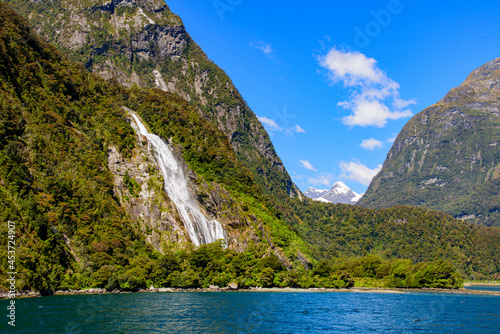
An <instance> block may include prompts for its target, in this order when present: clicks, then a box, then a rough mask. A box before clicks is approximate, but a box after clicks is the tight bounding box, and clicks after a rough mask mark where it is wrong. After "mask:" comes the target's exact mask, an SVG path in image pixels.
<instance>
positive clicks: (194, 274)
mask: <svg viewBox="0 0 500 334" xmlns="http://www.w3.org/2000/svg"><path fill="white" fill-rule="evenodd" d="M0 106H1V107H0V124H1V126H0V203H1V204H2V205H1V206H0V220H1V221H3V222H12V223H10V224H11V226H12V228H11V229H10V230H11V231H13V232H14V233H9V232H8V231H9V229H8V227H7V223H6V224H2V226H1V227H0V231H1V232H2V233H0V242H2V243H4V244H7V242H8V240H15V244H16V263H15V265H16V267H15V270H16V272H17V275H18V276H17V280H16V290H17V291H23V290H32V289H34V290H37V291H50V290H56V289H66V290H67V289H82V288H88V287H101V288H104V287H108V288H110V289H114V288H121V289H124V290H136V289H138V288H139V287H146V286H150V285H151V284H154V285H156V286H182V287H199V286H208V284H214V283H215V284H227V283H229V282H228V281H229V280H231V281H238V282H239V283H240V284H242V285H243V286H245V284H250V285H256V284H260V283H258V280H257V276H258V275H260V273H261V271H262V270H263V269H265V268H268V267H270V268H274V269H272V270H273V275H274V273H276V275H278V274H279V273H280V272H281V273H282V275H285V273H286V272H287V271H288V269H292V268H295V269H296V270H298V269H300V268H302V267H304V266H305V267H306V268H307V267H309V266H310V265H311V263H310V261H311V260H310V259H312V257H311V256H310V254H309V251H308V247H307V245H306V244H305V242H304V241H303V240H302V239H301V238H300V237H299V236H298V235H297V233H296V232H295V231H293V229H292V228H291V227H290V226H288V225H287V224H286V223H285V222H284V221H283V220H281V219H280V218H279V217H278V216H280V214H279V212H278V211H277V210H276V209H275V208H274V206H273V205H272V204H271V203H270V202H269V199H268V198H267V196H265V195H264V194H263V192H262V190H261V186H260V185H259V184H258V183H257V182H256V181H255V179H254V175H253V174H252V173H251V172H250V171H249V169H248V168H247V167H246V166H245V165H244V164H243V163H242V162H241V161H239V160H238V159H237V156H236V154H235V152H234V150H233V148H232V146H231V144H230V142H229V140H228V139H227V136H226V135H225V133H223V132H222V131H220V130H219V129H218V128H217V127H216V126H215V125H213V124H212V123H211V122H209V121H208V120H206V119H205V118H203V117H201V116H200V115H199V114H198V110H197V109H196V108H195V107H193V106H191V105H190V104H189V103H188V102H187V101H186V100H184V99H183V98H182V97H180V96H178V95H176V94H173V93H168V92H164V91H161V90H158V89H151V88H139V87H132V88H130V89H129V88H126V87H124V86H121V85H119V84H118V83H117V82H116V81H114V80H104V79H103V78H101V77H99V76H97V75H95V74H92V73H90V72H89V71H87V70H86V69H85V67H84V66H83V65H81V64H78V63H73V62H71V61H70V60H69V59H68V58H67V57H66V56H65V55H63V54H61V53H59V52H58V51H57V50H56V49H55V48H54V47H53V46H51V45H49V44H47V43H46V42H44V41H43V40H42V39H41V38H40V37H38V36H37V35H36V34H35V33H34V32H33V30H32V29H31V28H30V27H29V25H28V22H27V21H25V20H24V19H22V18H21V17H20V16H18V15H17V14H16V13H15V12H14V11H12V10H11V9H10V8H9V7H8V6H6V5H5V4H3V3H0ZM216 239H221V241H217V242H213V241H215V240H216ZM210 242H211V244H210V245H209V246H207V245H206V244H207V243H210ZM221 242H222V243H223V246H224V247H221ZM238 254H242V255H240V256H238ZM7 258H8V256H7V248H4V249H1V250H0V259H2V261H3V262H2V263H3V266H2V267H1V268H0V277H2V279H1V281H2V282H3V283H0V290H5V289H7V290H8V289H9V288H8V287H7V286H6V283H5V282H7V281H6V277H7V276H6V275H7V271H8V270H7V268H8V263H7ZM213 261H215V262H216V263H214V262H213ZM233 261H234V262H233ZM209 263H210V266H209V267H210V268H212V269H210V270H209V271H206V272H202V269H201V268H205V267H207V266H208V264H209ZM13 266H14V265H12V266H11V270H14V269H12V268H13ZM229 268H231V269H229ZM229 271H230V272H231V273H229ZM253 271H255V275H254V274H252V275H249V273H250V272H253ZM268 271H269V270H268ZM268 274H269V273H268ZM285 276H286V275H285ZM285 276H283V277H285ZM238 277H240V279H238ZM259 277H260V276H259ZM266 277H267V279H269V275H268V276H266ZM256 280H257V281H256ZM271 281H272V279H271ZM245 282H247V283H245ZM266 282H267V281H266Z"/></svg>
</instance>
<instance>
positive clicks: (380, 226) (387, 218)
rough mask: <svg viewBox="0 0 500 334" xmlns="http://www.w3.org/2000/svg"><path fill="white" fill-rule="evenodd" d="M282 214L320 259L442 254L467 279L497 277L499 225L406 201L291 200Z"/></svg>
mask: <svg viewBox="0 0 500 334" xmlns="http://www.w3.org/2000/svg"><path fill="white" fill-rule="evenodd" d="M285 213H286V215H287V217H288V221H290V223H291V224H292V225H293V226H294V227H295V228H296V229H297V230H298V231H299V234H300V235H301V236H302V237H303V238H304V240H306V241H307V243H308V244H309V246H310V248H311V252H312V254H313V256H314V258H316V259H317V260H320V261H324V260H329V259H332V258H339V257H341V258H347V257H361V256H367V255H370V254H377V255H380V256H381V257H382V258H384V259H393V258H402V259H409V260H412V261H413V262H415V263H420V262H431V261H435V260H437V259H446V260H447V261H451V262H452V263H453V265H454V266H456V268H458V269H459V271H460V272H461V273H462V274H463V275H464V276H465V277H468V278H471V279H483V278H495V277H497V278H498V275H499V273H500V253H499V251H498V250H499V249H500V229H498V228H492V227H485V226H478V225H474V224H468V223H465V222H461V221H457V220H456V219H454V218H452V217H451V216H449V215H447V214H443V213H439V212H433V211H429V210H427V209H422V208H414V207H405V206H398V207H393V208H389V209H381V210H373V209H365V208H362V207H359V206H352V205H345V204H336V205H334V204H327V203H319V202H314V201H306V202H298V201H292V202H291V204H290V208H289V210H288V211H286V212H285ZM292 215H293V216H292Z"/></svg>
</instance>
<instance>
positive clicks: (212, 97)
mask: <svg viewBox="0 0 500 334" xmlns="http://www.w3.org/2000/svg"><path fill="white" fill-rule="evenodd" d="M3 1H4V2H6V3H8V4H9V5H10V6H11V7H12V8H14V9H15V10H16V11H17V12H18V13H20V14H21V15H23V16H24V17H25V18H27V19H28V20H29V21H30V23H31V25H32V26H33V27H34V29H35V30H36V32H37V33H38V34H40V35H41V36H43V37H44V38H46V40H47V41H49V42H50V43H52V44H53V45H55V46H56V47H57V48H58V49H59V50H60V51H62V52H64V53H66V54H68V55H69V56H70V59H71V60H73V61H77V62H81V63H82V64H84V65H85V67H86V68H87V69H88V70H90V71H92V72H94V73H96V74H99V75H100V76H102V77H103V78H105V79H109V78H116V80H118V82H119V83H120V84H123V85H125V86H128V87H130V86H132V85H138V86H141V87H157V88H160V89H162V90H164V91H167V92H171V93H175V94H178V95H180V96H182V97H183V98H184V99H185V100H187V101H188V102H189V104H190V105H191V106H193V107H194V108H195V109H196V110H197V112H198V113H199V115H201V116H202V117H203V118H205V119H207V120H209V121H210V122H211V123H212V124H214V125H216V126H217V127H218V128H219V130H221V131H222V132H223V133H224V134H225V135H226V136H227V138H228V140H229V142H230V144H231V147H232V148H233V149H234V151H235V152H236V154H237V157H238V159H239V160H240V161H242V162H243V163H244V164H245V165H246V166H247V167H248V168H249V169H250V171H251V172H252V173H253V174H254V175H255V179H256V181H257V182H258V183H259V184H261V185H262V186H263V187H262V189H263V191H264V192H266V193H268V194H269V195H271V196H273V197H274V198H279V199H280V201H284V200H285V199H286V198H289V197H297V196H300V191H299V190H298V189H297V188H296V187H295V185H294V184H293V182H292V180H291V178H290V176H289V175H288V173H287V171H286V169H285V167H284V166H283V163H282V161H281V159H280V158H279V157H278V155H277V154H276V151H275V149H274V147H273V144H272V142H271V140H270V138H269V136H268V134H267V132H266V131H265V130H264V128H263V126H262V124H261V123H260V121H259V120H258V119H257V117H256V115H255V114H254V113H253V111H252V110H251V109H250V108H249V107H248V105H247V103H246V102H245V101H244V100H243V97H242V96H241V95H240V93H239V92H238V90H237V88H236V87H235V86H234V84H233V83H232V81H231V79H230V78H229V77H228V76H227V75H226V73H225V72H224V71H223V70H222V69H220V68H219V67H218V66H217V65H215V64H214V63H213V62H212V61H211V60H209V59H208V57H207V56H206V54H205V53H204V52H203V51H202V50H201V49H200V47H199V46H198V45H197V44H196V43H195V42H194V41H193V40H192V39H191V37H190V36H189V34H188V33H187V32H186V29H185V27H184V25H183V24H182V20H181V19H180V18H179V17H178V16H177V15H175V14H173V13H172V12H171V11H170V9H169V7H168V6H167V5H166V4H165V2H164V1H163V0H75V1H31V0H3Z"/></svg>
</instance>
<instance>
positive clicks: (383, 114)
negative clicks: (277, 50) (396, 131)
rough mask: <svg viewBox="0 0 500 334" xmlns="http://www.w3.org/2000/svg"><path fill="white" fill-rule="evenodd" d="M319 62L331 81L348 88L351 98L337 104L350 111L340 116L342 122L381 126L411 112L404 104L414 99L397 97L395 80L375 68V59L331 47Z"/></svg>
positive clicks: (411, 102)
mask: <svg viewBox="0 0 500 334" xmlns="http://www.w3.org/2000/svg"><path fill="white" fill-rule="evenodd" d="M319 62H320V65H321V66H322V67H324V68H326V69H327V70H328V71H329V74H330V77H331V79H332V80H333V81H334V82H339V81H340V82H342V83H343V84H344V86H345V87H348V88H350V89H352V97H351V99H350V100H349V101H343V102H340V103H339V104H338V106H340V107H342V108H345V109H347V110H349V111H350V112H351V114H350V115H348V116H345V117H343V122H344V124H346V125H350V126H354V125H358V126H378V127H384V126H385V125H386V124H387V121H388V120H395V119H399V118H404V117H410V116H412V112H411V110H410V109H406V108H407V107H408V106H410V105H412V104H415V103H416V101H415V100H403V99H401V98H400V95H399V89H400V86H399V84H398V83H397V82H396V81H394V80H392V79H391V78H389V77H387V75H386V74H385V73H384V72H383V71H382V70H381V69H379V68H378V66H377V61H376V60H375V59H373V58H368V57H366V56H365V55H364V54H362V53H360V52H356V51H342V50H337V49H336V48H332V49H331V50H330V52H328V54H327V55H326V56H324V57H322V58H320V59H319Z"/></svg>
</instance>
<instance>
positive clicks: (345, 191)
mask: <svg viewBox="0 0 500 334" xmlns="http://www.w3.org/2000/svg"><path fill="white" fill-rule="evenodd" d="M304 195H306V196H307V197H309V198H312V199H314V200H315V201H319V202H328V203H343V204H355V203H356V202H357V201H358V200H359V199H360V198H361V196H363V194H357V193H355V192H354V191H352V190H351V188H349V187H348V186H346V185H345V184H344V183H343V182H340V181H339V182H335V183H334V184H333V185H332V188H331V189H330V190H326V189H315V188H313V187H310V188H308V189H307V190H306V191H305V192H304Z"/></svg>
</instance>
